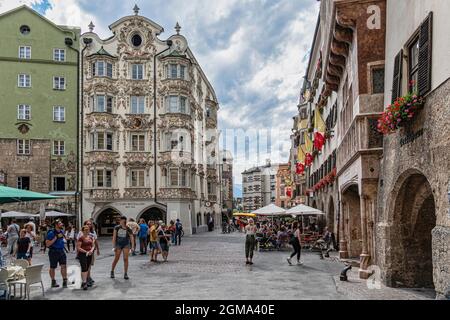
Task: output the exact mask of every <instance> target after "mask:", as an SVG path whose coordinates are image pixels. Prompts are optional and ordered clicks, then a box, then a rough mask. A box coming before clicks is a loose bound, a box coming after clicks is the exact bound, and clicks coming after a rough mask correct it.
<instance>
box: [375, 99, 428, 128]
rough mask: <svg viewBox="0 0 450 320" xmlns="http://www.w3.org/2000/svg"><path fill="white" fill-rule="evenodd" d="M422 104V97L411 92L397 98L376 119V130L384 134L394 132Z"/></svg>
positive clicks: (409, 118) (411, 116)
mask: <svg viewBox="0 0 450 320" xmlns="http://www.w3.org/2000/svg"><path fill="white" fill-rule="evenodd" d="M423 104H424V99H423V98H422V97H419V96H418V95H417V93H413V92H410V93H408V94H407V95H406V96H404V97H399V98H397V99H396V100H395V102H394V103H393V104H391V105H389V106H388V107H387V108H386V110H385V111H384V112H383V113H382V115H381V117H380V118H379V119H378V125H377V129H378V131H379V132H380V133H382V134H384V135H388V134H392V133H394V132H395V131H396V130H397V129H399V128H400V127H401V126H403V125H404V124H405V123H406V122H408V121H410V120H411V119H412V118H413V117H414V115H415V114H416V113H417V111H419V110H420V108H421V107H422V106H423Z"/></svg>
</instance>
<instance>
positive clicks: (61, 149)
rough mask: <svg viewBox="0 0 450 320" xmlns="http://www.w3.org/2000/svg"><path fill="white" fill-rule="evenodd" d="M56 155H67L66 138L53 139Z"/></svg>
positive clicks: (54, 153)
mask: <svg viewBox="0 0 450 320" xmlns="http://www.w3.org/2000/svg"><path fill="white" fill-rule="evenodd" d="M52 154H53V155H54V156H65V155H66V143H65V141H64V140H53V153H52Z"/></svg>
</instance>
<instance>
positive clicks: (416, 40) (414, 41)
mask: <svg viewBox="0 0 450 320" xmlns="http://www.w3.org/2000/svg"><path fill="white" fill-rule="evenodd" d="M415 45H417V65H416V66H415V67H413V66H412V58H413V57H412V55H411V52H412V51H411V50H412V49H413V47H414V46H415ZM406 50H407V59H406V61H407V65H406V69H407V73H406V74H407V76H408V80H407V81H408V82H407V92H409V91H411V90H413V91H414V90H415V91H417V90H418V85H419V83H418V82H419V81H418V78H419V65H420V62H419V54H420V27H419V28H418V29H417V30H416V31H415V32H414V33H413V35H412V36H411V38H410V39H409V40H408V42H407V43H406ZM413 75H417V80H416V81H415V84H414V87H413V88H412V87H410V84H411V81H412V80H413V79H412V76H413Z"/></svg>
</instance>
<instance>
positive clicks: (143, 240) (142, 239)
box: [139, 218, 148, 255]
mask: <svg viewBox="0 0 450 320" xmlns="http://www.w3.org/2000/svg"><path fill="white" fill-rule="evenodd" d="M147 234H148V225H147V223H145V220H144V219H143V218H141V219H140V220H139V251H140V253H141V255H144V254H147Z"/></svg>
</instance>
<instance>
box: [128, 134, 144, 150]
mask: <svg viewBox="0 0 450 320" xmlns="http://www.w3.org/2000/svg"><path fill="white" fill-rule="evenodd" d="M134 137H136V138H137V140H136V143H137V145H136V147H137V148H136V150H135V149H134V145H133V138H134ZM140 137H142V138H143V142H142V147H143V148H142V150H141V139H140ZM146 140H147V139H146V135H145V133H138V132H134V133H132V134H131V136H130V147H131V148H130V150H131V152H145V150H146V148H145V145H146Z"/></svg>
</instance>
